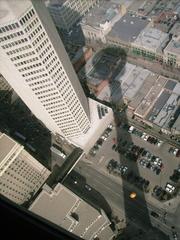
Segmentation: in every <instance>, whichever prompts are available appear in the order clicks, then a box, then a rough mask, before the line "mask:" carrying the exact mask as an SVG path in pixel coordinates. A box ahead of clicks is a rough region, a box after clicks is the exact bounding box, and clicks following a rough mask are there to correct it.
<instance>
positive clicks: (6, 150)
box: [0, 132, 18, 163]
mask: <svg viewBox="0 0 180 240" xmlns="http://www.w3.org/2000/svg"><path fill="white" fill-rule="evenodd" d="M17 146H18V144H17V143H16V142H15V141H14V140H13V139H11V138H9V137H8V136H7V135H6V134H4V133H1V132H0V163H1V162H2V161H3V160H4V159H5V157H6V156H8V155H9V154H12V152H13V150H14V149H15V147H17Z"/></svg>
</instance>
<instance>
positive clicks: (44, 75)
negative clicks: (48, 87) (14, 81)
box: [26, 73, 48, 84]
mask: <svg viewBox="0 0 180 240" xmlns="http://www.w3.org/2000/svg"><path fill="white" fill-rule="evenodd" d="M47 76H48V75H47V73H45V74H42V75H37V76H35V77H32V78H28V79H26V82H31V81H33V80H37V79H38V78H43V77H47ZM44 81H46V80H43V81H42V82H44ZM37 83H40V82H37ZM34 84H36V83H34Z"/></svg>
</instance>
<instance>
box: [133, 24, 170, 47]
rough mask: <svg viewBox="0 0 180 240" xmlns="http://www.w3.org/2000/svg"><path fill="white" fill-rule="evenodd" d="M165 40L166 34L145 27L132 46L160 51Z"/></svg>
mask: <svg viewBox="0 0 180 240" xmlns="http://www.w3.org/2000/svg"><path fill="white" fill-rule="evenodd" d="M167 39H168V34H167V33H164V32H162V31H161V30H158V29H156V28H151V27H146V28H145V29H144V30H143V31H142V32H141V33H140V34H139V36H138V37H137V38H136V40H135V42H134V43H133V44H134V45H138V46H141V47H144V48H146V49H148V50H150V51H158V50H161V49H162V45H163V43H165V41H166V40H167Z"/></svg>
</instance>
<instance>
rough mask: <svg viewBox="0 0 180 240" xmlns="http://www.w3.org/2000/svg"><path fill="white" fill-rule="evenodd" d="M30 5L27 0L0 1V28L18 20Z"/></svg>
mask: <svg viewBox="0 0 180 240" xmlns="http://www.w3.org/2000/svg"><path fill="white" fill-rule="evenodd" d="M31 5H32V3H31V2H30V1H29V0H23V1H17V0H1V1H0V26H1V24H2V25H3V24H5V23H8V22H11V21H13V20H16V19H17V18H19V17H20V16H21V15H22V14H23V13H24V12H25V11H26V10H27V9H28V8H29V7H30V6H31Z"/></svg>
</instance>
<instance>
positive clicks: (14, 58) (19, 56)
mask: <svg viewBox="0 0 180 240" xmlns="http://www.w3.org/2000/svg"><path fill="white" fill-rule="evenodd" d="M34 54H35V52H34V51H31V52H27V53H24V54H21V55H18V56H16V57H13V58H11V61H16V60H18V59H21V58H25V57H29V56H31V55H34ZM37 59H38V58H37Z"/></svg>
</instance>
